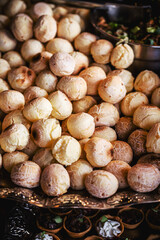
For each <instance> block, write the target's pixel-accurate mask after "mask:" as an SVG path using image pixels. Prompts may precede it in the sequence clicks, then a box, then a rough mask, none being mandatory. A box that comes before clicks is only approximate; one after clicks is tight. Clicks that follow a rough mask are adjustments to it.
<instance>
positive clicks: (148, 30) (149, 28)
mask: <svg viewBox="0 0 160 240" xmlns="http://www.w3.org/2000/svg"><path fill="white" fill-rule="evenodd" d="M155 31H156V29H155V27H147V32H148V33H154V32H155Z"/></svg>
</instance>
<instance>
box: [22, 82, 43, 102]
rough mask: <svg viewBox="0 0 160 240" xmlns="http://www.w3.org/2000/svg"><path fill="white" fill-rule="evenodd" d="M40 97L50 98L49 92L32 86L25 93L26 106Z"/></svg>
mask: <svg viewBox="0 0 160 240" xmlns="http://www.w3.org/2000/svg"><path fill="white" fill-rule="evenodd" d="M38 97H48V93H47V91H46V90H44V89H42V88H40V87H37V86H31V87H28V88H27V89H26V90H25V92H24V98H25V103H26V104H27V103H28V102H30V101H32V100H33V99H35V98H38Z"/></svg>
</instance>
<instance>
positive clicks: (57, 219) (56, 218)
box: [54, 216, 62, 223]
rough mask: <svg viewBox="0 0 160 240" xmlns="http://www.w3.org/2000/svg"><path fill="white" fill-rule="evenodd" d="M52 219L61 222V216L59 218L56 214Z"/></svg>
mask: <svg viewBox="0 0 160 240" xmlns="http://www.w3.org/2000/svg"><path fill="white" fill-rule="evenodd" d="M54 221H55V222H56V223H62V218H61V217H60V216H56V217H55V218H54Z"/></svg>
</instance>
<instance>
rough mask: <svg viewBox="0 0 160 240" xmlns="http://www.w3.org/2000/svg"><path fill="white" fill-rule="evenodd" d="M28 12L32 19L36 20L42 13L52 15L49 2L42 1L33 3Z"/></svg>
mask: <svg viewBox="0 0 160 240" xmlns="http://www.w3.org/2000/svg"><path fill="white" fill-rule="evenodd" d="M30 14H31V17H32V18H33V19H34V20H37V19H38V18H39V17H40V16H42V15H49V16H52V15H53V13H52V8H51V7H50V6H49V4H47V3H44V2H38V3H35V4H33V5H32V8H31V11H30Z"/></svg>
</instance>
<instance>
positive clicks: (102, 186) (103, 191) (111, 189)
mask: <svg viewBox="0 0 160 240" xmlns="http://www.w3.org/2000/svg"><path fill="white" fill-rule="evenodd" d="M85 186H86V189H87V191H88V192H89V193H90V194H91V195H92V196H94V197H97V198H108V197H110V196H112V195H113V194H114V193H115V192H116V191H117V189H118V180H117V178H116V177H115V176H114V175H113V174H112V173H110V172H107V171H105V170H94V171H92V172H91V173H89V174H88V175H87V176H86V178H85Z"/></svg>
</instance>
